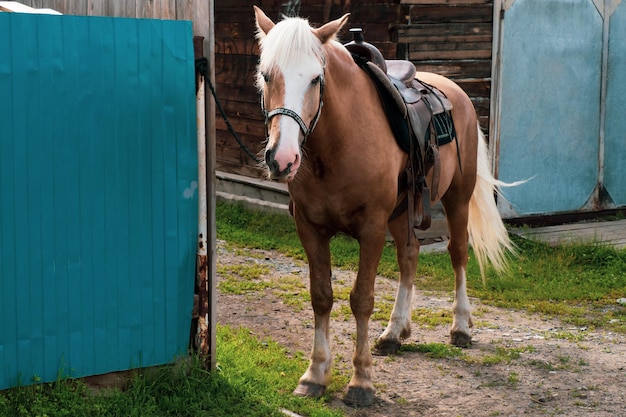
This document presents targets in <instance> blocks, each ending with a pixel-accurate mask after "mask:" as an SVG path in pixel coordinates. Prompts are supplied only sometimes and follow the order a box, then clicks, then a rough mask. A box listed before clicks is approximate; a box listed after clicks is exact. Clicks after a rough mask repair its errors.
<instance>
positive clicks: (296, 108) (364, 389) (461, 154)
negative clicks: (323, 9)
mask: <svg viewBox="0 0 626 417" xmlns="http://www.w3.org/2000/svg"><path fill="white" fill-rule="evenodd" d="M255 12H256V19H257V27H258V29H259V31H258V34H257V37H258V38H259V41H260V49H261V59H260V64H259V74H258V86H259V89H260V91H261V93H262V94H263V97H262V101H263V106H264V109H267V110H268V112H269V117H267V119H266V123H267V127H268V143H267V147H266V152H265V157H266V162H267V165H268V168H269V172H270V178H272V179H275V180H279V181H287V182H288V188H289V193H290V196H291V200H292V203H293V205H292V208H293V213H292V214H293V216H294V219H295V222H296V227H297V232H298V235H299V238H300V240H301V242H302V245H303V247H304V249H305V252H306V255H307V258H308V262H309V269H310V291H311V303H312V306H313V311H314V316H315V336H314V341H313V350H312V354H311V362H310V365H309V367H308V369H307V371H306V372H305V373H304V375H303V376H302V377H301V378H300V382H299V384H298V387H297V388H296V390H295V393H296V394H298V395H306V396H313V397H318V396H321V395H322V394H323V392H324V389H325V387H326V386H327V385H328V382H329V379H330V375H331V352H330V343H329V340H330V337H329V328H330V323H329V321H330V312H331V309H332V305H333V289H332V286H331V260H330V240H331V238H332V237H333V236H334V235H336V234H337V233H345V234H348V235H350V236H352V237H353V238H354V239H356V240H357V241H358V243H359V245H360V261H359V269H358V273H357V277H356V281H355V282H354V286H353V288H352V291H351V293H350V306H351V308H352V312H353V314H354V317H355V320H356V347H355V352H354V356H353V365H354V373H353V376H352V379H351V381H350V383H349V385H348V392H347V394H346V396H345V401H346V402H347V403H349V404H356V405H369V404H371V403H372V401H373V399H374V391H375V390H374V386H373V384H372V354H371V349H370V344H369V339H368V326H369V319H370V315H371V313H372V310H373V307H374V280H375V277H376V272H377V267H378V263H379V260H380V257H381V255H382V251H383V247H384V245H385V236H386V231H387V229H388V230H389V231H390V233H391V235H392V236H393V238H394V240H395V242H396V248H397V249H396V250H397V258H398V265H399V268H400V284H399V287H398V293H397V296H396V302H395V305H394V309H393V312H392V315H391V318H390V321H389V324H388V326H387V328H386V329H385V331H384V332H383V334H382V335H381V336H380V337H379V338H378V340H377V342H376V349H377V350H378V352H379V353H381V354H387V353H394V352H395V351H397V349H398V348H399V347H400V345H401V342H402V340H403V339H405V338H406V337H408V336H409V334H410V331H411V327H410V326H411V323H410V317H411V298H412V294H413V280H414V278H415V273H416V269H417V262H418V253H419V243H418V241H417V240H416V239H415V237H414V235H413V233H408V231H407V228H408V227H409V226H408V224H409V223H408V219H407V213H406V212H405V213H404V214H403V215H401V216H400V217H398V218H396V219H394V220H393V221H391V222H389V221H388V219H389V218H390V214H391V213H392V212H393V210H394V208H395V207H396V206H397V205H398V203H399V201H398V178H399V176H400V174H401V172H402V171H403V170H404V169H405V167H406V164H407V154H406V153H404V152H403V151H402V150H401V149H400V148H399V146H398V145H397V143H396V141H395V139H394V136H393V133H392V131H391V128H390V126H389V124H388V122H387V119H386V117H385V115H384V113H383V108H382V105H381V102H380V100H379V98H378V95H377V91H376V89H375V87H374V84H373V83H372V82H371V80H370V79H369V78H368V76H367V74H366V73H365V72H363V71H362V70H361V69H360V68H359V67H358V66H357V65H356V64H355V63H354V61H353V59H352V57H351V56H350V54H349V53H348V51H347V50H346V49H345V48H344V47H343V46H342V45H341V44H340V43H338V42H336V41H335V40H334V37H335V34H336V33H337V32H338V31H339V30H340V29H341V27H342V26H343V25H344V23H345V22H346V20H347V15H346V16H344V17H342V18H341V19H338V20H335V21H333V22H330V23H327V24H326V25H324V26H322V27H321V28H318V29H313V28H310V27H309V26H308V23H306V21H305V20H303V19H299V18H288V19H285V20H283V21H282V22H280V23H278V24H274V23H273V22H272V21H271V20H270V19H269V18H267V16H265V14H263V12H262V11H261V10H260V9H258V8H256V7H255ZM304 24H306V30H305V31H304V32H303V26H304ZM296 27H299V29H296ZM307 33H308V35H307ZM306 36H310V37H312V38H313V39H309V40H307V39H303V38H305V37H306ZM281 42H282V43H283V44H281ZM283 48H289V49H290V50H289V52H288V53H289V54H291V55H290V57H288V56H282V57H279V56H278V55H280V53H281V50H282V49H283ZM315 48H319V50H314V51H313V52H312V51H310V50H308V49H315ZM298 49H302V51H299V50H298ZM299 54H300V55H301V56H300V57H299V58H300V60H297V61H294V62H293V63H291V61H290V59H294V57H298V55H299ZM316 62H317V64H315V63H316ZM418 78H419V79H420V80H422V81H425V82H427V83H429V84H431V85H434V86H436V87H437V88H438V89H439V90H440V91H442V92H444V93H445V94H446V96H447V97H448V99H449V100H450V101H451V102H452V104H453V110H452V117H453V120H454V123H455V127H456V131H457V136H458V141H456V142H454V141H453V142H452V143H450V144H447V145H443V146H441V147H440V150H439V151H440V161H441V176H440V180H439V186H438V195H439V196H441V201H442V203H443V206H444V209H445V213H446V218H447V221H448V227H449V233H450V241H449V244H448V250H449V253H450V258H451V261H452V265H453V268H454V273H455V299H454V305H453V313H454V321H453V324H452V328H451V342H452V343H453V344H455V345H459V346H467V345H469V344H470V341H471V331H470V328H471V327H472V320H471V315H470V306H469V299H468V297H467V293H466V284H465V281H466V278H465V267H466V264H467V259H468V241H469V237H470V233H471V234H472V236H473V237H474V246H476V245H477V244H478V245H480V246H481V247H480V248H478V249H477V253H478V254H479V256H480V255H481V254H483V255H482V256H483V257H485V258H492V261H493V263H494V265H495V266H496V267H500V266H502V261H503V253H504V251H505V250H506V249H510V242H509V241H508V236H507V234H506V230H505V229H504V226H503V224H502V221H501V220H500V218H499V216H498V213H497V209H496V206H495V203H494V201H493V191H494V189H495V186H496V185H497V184H498V182H497V181H496V180H494V179H493V177H491V175H490V174H489V172H488V168H486V167H487V160H486V158H487V155H486V148H485V146H484V144H483V143H482V141H483V139H482V134H481V133H480V129H479V128H478V127H477V119H476V112H475V110H474V107H473V104H472V102H471V101H470V99H469V97H468V96H467V95H466V94H465V93H464V92H463V91H462V90H461V88H460V87H459V86H458V85H456V84H455V83H453V82H452V81H450V80H448V79H446V78H444V77H442V76H439V75H436V74H431V73H418ZM320 96H321V97H320ZM322 100H323V110H321V108H320V107H321V102H322ZM285 108H287V109H289V110H290V111H282V110H276V111H275V112H274V114H272V111H273V110H275V109H285ZM320 111H321V113H320ZM291 112H293V113H295V114H296V116H293V114H291ZM288 113H289V114H288ZM318 116H319V121H318V122H317V124H316V123H315V122H316V121H317V120H315V119H316V118H317V117H318ZM298 117H299V118H300V121H298V120H297V118H298ZM308 128H311V130H310V131H309V129H308ZM457 144H458V145H457ZM457 146H458V150H457ZM457 152H458V154H457ZM459 160H460V164H461V166H462V170H461V169H460V167H459ZM477 164H482V166H483V167H482V171H481V167H480V166H478V167H477ZM485 169H487V172H486V173H485ZM477 172H478V184H477ZM475 184H476V185H477V186H476V187H475ZM471 202H472V203H473V206H474V208H473V209H474V210H475V211H476V208H479V210H481V211H482V213H477V214H478V215H480V214H482V215H483V217H486V218H487V219H488V221H489V222H491V223H490V224H471V220H472V218H471V213H470V205H472V204H471ZM494 214H495V218H494ZM474 217H475V218H478V217H476V216H474ZM468 219H470V224H468ZM468 226H469V227H468ZM408 239H411V241H408ZM477 242H478V243H477ZM475 249H476V248H475Z"/></svg>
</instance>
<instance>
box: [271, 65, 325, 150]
mask: <svg viewBox="0 0 626 417" xmlns="http://www.w3.org/2000/svg"><path fill="white" fill-rule="evenodd" d="M323 95H324V77H321V78H320V101H319V105H318V106H317V113H316V114H315V117H314V118H313V120H311V124H310V125H309V126H308V127H307V125H306V124H305V123H304V120H302V117H300V115H299V114H298V113H296V112H295V111H293V110H291V109H288V108H286V107H277V108H275V109H274V110H271V111H269V112H268V111H267V110H266V109H265V97H264V95H263V93H261V111H262V112H263V116H264V117H265V137H269V131H268V127H267V126H268V124H269V122H270V120H271V119H272V117H274V116H278V115H282V116H287V117H291V118H292V119H293V120H295V121H296V123H298V126H300V130H301V131H302V134H303V136H304V139H302V145H300V146H304V143H305V142H306V139H307V137H308V136H309V135H310V134H311V132H312V131H313V129H315V126H316V125H317V122H318V120H319V119H320V115H321V113H322V106H324V102H323V101H322V97H323Z"/></svg>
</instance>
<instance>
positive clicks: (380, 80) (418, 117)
mask: <svg viewBox="0 0 626 417" xmlns="http://www.w3.org/2000/svg"><path fill="white" fill-rule="evenodd" d="M350 32H352V34H353V37H354V39H353V41H352V42H350V43H348V44H346V45H344V46H345V47H346V49H348V51H350V52H351V53H352V57H353V59H354V61H355V62H356V63H357V65H359V66H360V67H361V68H362V69H363V70H364V71H365V72H366V73H367V74H368V75H369V76H370V78H371V79H372V81H373V82H374V84H375V85H376V89H377V90H378V94H379V96H380V98H381V102H382V104H383V108H384V109H385V114H386V116H387V119H388V121H389V124H390V126H391V129H392V131H393V133H394V136H395V138H396V141H397V142H398V145H399V146H400V148H401V149H402V150H404V151H405V152H407V153H408V154H409V158H408V162H407V167H406V168H405V170H404V172H403V174H402V175H401V177H400V180H399V181H398V196H399V197H400V196H401V195H403V194H405V195H404V198H403V199H402V201H401V202H400V203H399V204H398V205H397V207H396V208H395V210H394V211H393V213H392V214H391V216H390V218H389V220H390V221H391V220H393V219H395V218H397V217H398V216H400V215H401V214H402V213H404V211H406V210H408V211H409V223H410V226H415V227H418V228H420V229H422V230H425V229H428V228H429V227H430V223H431V213H430V204H431V202H433V201H435V199H436V198H437V189H438V184H439V173H440V161H439V146H440V145H445V144H447V143H450V142H452V141H453V140H455V139H456V132H455V129H454V123H453V121H452V116H451V114H450V110H452V103H451V102H450V100H448V98H447V97H446V96H445V94H444V93H442V92H441V91H439V90H438V89H437V88H435V87H434V86H432V85H429V84H427V83H425V82H422V81H420V80H418V79H417V78H416V77H415V76H416V69H415V65H413V63H411V62H410V61H404V60H385V59H384V58H383V57H382V54H381V53H380V51H379V50H378V49H377V48H376V47H374V46H373V45H371V44H369V43H367V42H364V40H363V34H362V30H361V29H358V28H356V29H350ZM431 169H433V181H432V188H433V190H434V192H433V193H431V192H430V189H429V187H428V184H426V174H427V173H428V172H429V171H430V170H431ZM415 194H418V195H419V197H421V198H419V200H418V206H417V211H418V213H417V214H418V215H417V219H415V215H414V209H415ZM409 233H412V227H409ZM409 242H411V239H409Z"/></svg>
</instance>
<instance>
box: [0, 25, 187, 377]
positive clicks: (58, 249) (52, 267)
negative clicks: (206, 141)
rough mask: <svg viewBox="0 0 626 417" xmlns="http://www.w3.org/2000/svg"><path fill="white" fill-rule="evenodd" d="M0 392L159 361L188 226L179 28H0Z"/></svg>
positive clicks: (181, 299) (181, 346)
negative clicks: (18, 385)
mask: <svg viewBox="0 0 626 417" xmlns="http://www.w3.org/2000/svg"><path fill="white" fill-rule="evenodd" d="M0 39H2V41H1V42H0V97H1V98H0V389H3V388H7V387H11V386H15V385H17V384H28V383H31V382H32V381H34V380H41V381H53V380H55V379H56V378H57V377H58V376H59V375H60V376H72V377H79V376H85V375H94V374H100V373H105V372H109V371H117V370H124V369H129V368H133V367H141V366H151V365H157V364H163V363H167V362H169V361H171V360H172V359H173V358H174V357H175V356H176V355H178V354H181V353H184V352H185V351H186V348H187V343H188V340H189V330H190V322H191V310H192V305H193V283H194V272H195V243H196V227H197V193H194V190H195V184H196V181H197V156H196V140H195V137H196V134H195V99H194V56H193V48H192V30H191V23H190V22H180V21H157V20H139V19H119V18H99V17H76V16H41V15H22V14H9V13H0Z"/></svg>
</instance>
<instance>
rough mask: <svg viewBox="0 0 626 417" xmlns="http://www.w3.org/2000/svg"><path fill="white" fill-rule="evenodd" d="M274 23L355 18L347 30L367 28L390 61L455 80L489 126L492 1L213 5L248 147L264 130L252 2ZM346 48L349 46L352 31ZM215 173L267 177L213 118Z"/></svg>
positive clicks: (228, 101)
mask: <svg viewBox="0 0 626 417" xmlns="http://www.w3.org/2000/svg"><path fill="white" fill-rule="evenodd" d="M251 3H254V4H256V5H258V6H260V7H261V8H262V9H263V10H264V11H265V12H266V13H267V14H268V16H270V17H271V18H272V19H274V20H275V21H277V20H280V18H281V14H291V15H293V14H298V15H299V16H303V17H307V18H308V19H309V20H310V22H311V24H313V25H317V26H319V25H320V24H323V23H325V22H327V21H329V20H332V19H336V18H338V17H340V16H341V15H343V14H344V13H348V12H349V13H351V16H350V20H349V22H348V27H362V28H363V30H364V33H365V39H366V40H367V41H368V42H370V43H372V44H374V45H376V46H377V47H378V48H379V49H380V50H381V52H382V53H383V55H384V56H385V57H386V58H387V59H393V58H402V59H409V60H411V61H413V62H414V63H415V64H416V66H417V67H418V69H419V70H422V71H432V72H437V73H440V74H442V75H445V76H448V77H450V78H452V79H454V80H455V81H457V82H458V83H459V84H460V85H461V86H462V87H463V88H464V89H465V90H466V91H467V92H468V94H469V95H470V97H472V100H473V102H474V105H475V107H476V109H477V111H478V113H479V117H480V122H481V125H482V126H483V128H485V129H487V128H488V126H489V120H488V119H489V96H490V83H491V37H492V19H493V17H492V10H493V1H492V0H396V1H389V0H387V1H382V0H381V1H376V0H362V1H358V2H356V1H350V0H316V1H311V0H302V1H294V0H292V1H286V0H261V1H258V0H257V1H254V2H250V1H248V0H216V1H215V74H216V83H217V86H216V88H217V95H218V98H219V100H220V102H221V104H222V106H223V107H224V109H225V111H226V113H227V116H228V118H229V121H230V122H231V124H232V125H233V127H234V129H235V130H236V131H237V133H238V134H239V136H240V138H241V140H242V141H243V143H244V145H245V146H247V147H248V148H249V149H250V151H251V152H252V153H254V154H258V153H259V152H261V150H262V146H263V140H264V135H265V131H264V127H263V118H262V115H261V110H260V107H259V96H258V94H257V91H256V88H255V87H254V72H255V69H256V65H257V53H258V50H257V46H256V42H255V40H254V31H255V26H254V12H253V9H252V4H251ZM340 38H341V41H342V42H348V41H350V40H351V39H350V37H349V34H348V31H347V28H346V29H344V31H342V33H340ZM216 129H217V130H216V144H217V156H216V157H217V169H219V170H222V171H226V172H231V173H236V174H241V175H246V176H252V177H258V178H262V177H263V171H262V170H261V169H260V168H259V167H258V166H257V164H256V163H255V162H254V161H253V160H252V158H250V157H249V156H248V155H247V154H246V153H245V152H244V151H243V150H242V149H241V147H240V146H239V145H238V144H237V142H236V141H235V139H234V138H233V137H232V135H231V134H230V133H229V132H228V130H227V128H226V124H225V123H224V121H223V119H222V118H221V116H219V115H218V116H217V117H216Z"/></svg>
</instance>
